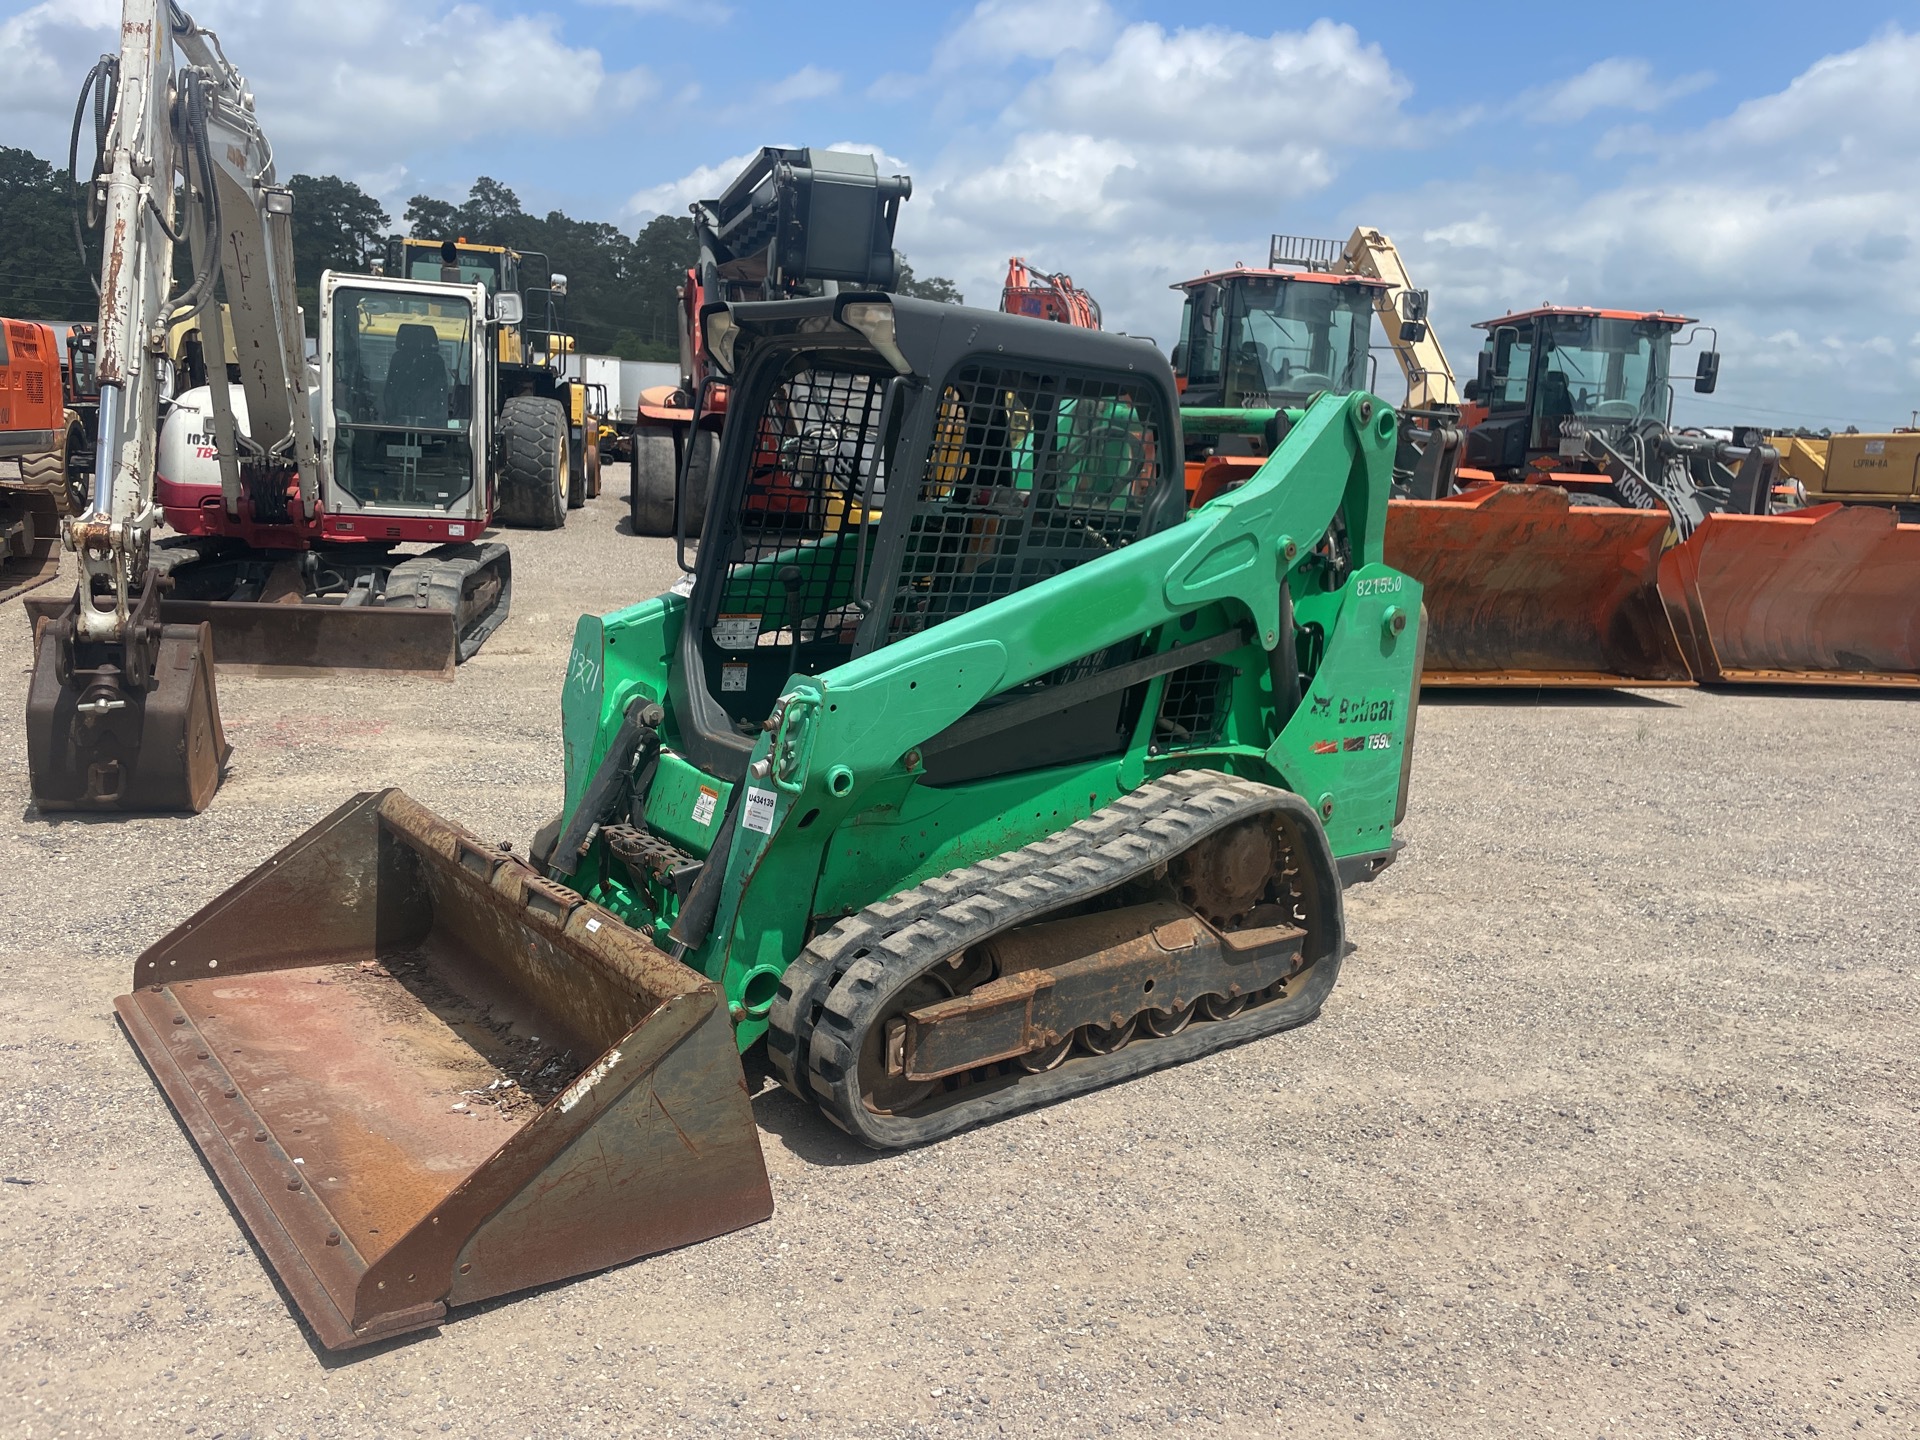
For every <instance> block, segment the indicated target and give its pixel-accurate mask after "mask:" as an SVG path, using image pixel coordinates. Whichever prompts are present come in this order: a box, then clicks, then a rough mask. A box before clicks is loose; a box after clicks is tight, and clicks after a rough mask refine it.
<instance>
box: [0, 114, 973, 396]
mask: <svg viewBox="0 0 1920 1440" xmlns="http://www.w3.org/2000/svg"><path fill="white" fill-rule="evenodd" d="M288 185H289V188H291V189H292V191H293V256H294V269H295V279H296V281H297V284H298V286H299V291H300V303H301V304H302V305H303V306H304V307H305V309H306V313H307V324H308V329H309V331H310V332H311V331H312V330H313V327H314V326H315V324H316V323H317V317H318V315H319V308H320V307H319V301H318V296H319V286H320V274H321V272H322V271H324V270H356V271H365V270H366V269H368V267H369V266H370V265H371V264H372V263H373V262H374V261H375V260H377V259H379V258H380V257H381V256H383V255H384V254H385V253H386V247H387V237H388V235H389V233H390V232H391V231H392V229H393V217H392V216H391V215H389V214H388V213H387V211H386V209H385V208H384V207H383V206H382V205H381V204H380V202H379V201H378V200H377V199H376V198H374V197H373V196H371V195H369V194H367V193H366V191H364V190H362V189H361V188H360V187H359V186H358V185H355V184H354V183H353V182H352V181H351V180H343V179H341V178H340V177H338V176H336V175H295V176H294V177H293V179H292V180H291V181H289V182H288ZM401 220H402V224H403V225H404V227H405V231H406V233H407V234H409V235H414V236H425V237H427V238H431V239H447V238H457V237H465V238H466V239H468V240H470V241H473V242H474V243H476V244H484V245H507V246H511V247H512V248H513V249H515V250H521V251H538V252H541V253H543V254H545V255H546V256H547V259H548V261H549V263H550V264H551V265H552V267H553V269H554V270H556V271H558V272H559V273H561V274H563V275H565V276H566V277H567V301H566V316H565V321H564V328H566V329H567V330H568V331H570V332H571V333H572V334H573V335H574V337H575V340H576V343H577V345H578V348H579V349H580V350H582V351H584V352H586V353H589V354H597V355H618V356H620V357H621V358H623V359H627V360H672V359H675V358H677V357H678V354H679V341H678V334H679V331H678V319H677V314H678V312H677V304H676V301H675V298H674V290H675V287H676V286H677V285H678V284H679V283H680V277H681V276H682V274H684V272H685V271H686V269H687V267H688V266H690V265H691V264H692V263H693V260H694V233H693V221H692V219H691V218H689V217H687V216H684V215H656V216H655V217H654V218H653V219H651V220H649V221H648V222H647V223H646V224H645V225H643V226H641V227H640V228H639V229H638V230H637V231H636V232H635V233H633V234H631V235H629V234H627V233H626V232H625V231H623V230H621V229H620V228H619V227H618V226H616V225H609V224H606V223H604V222H602V221H595V220H575V219H573V218H572V217H571V216H568V215H565V214H562V213H561V212H560V211H558V210H550V211H548V212H547V214H546V215H545V216H544V217H540V216H535V215H529V214H528V213H526V211H524V210H522V209H521V208H520V200H519V197H518V196H516V195H515V194H514V193H513V191H512V190H510V189H508V188H507V187H506V186H505V185H503V184H501V183H500V182H499V181H498V180H494V179H492V178H491V177H489V176H485V175H483V176H481V177H480V178H479V179H478V180H476V181H474V183H473V186H472V188H471V189H470V190H469V191H468V192H467V198H466V199H465V200H464V201H461V202H460V203H458V204H455V203H454V202H452V201H448V200H441V199H436V198H435V197H433V196H431V195H415V196H414V197H413V198H412V199H410V200H408V202H407V207H406V210H405V212H404V214H403V215H402V217H401ZM0 233H3V234H5V235H6V236H7V245H6V247H5V249H4V250H0V315H8V316H12V317H14V318H16V319H21V320H80V319H86V318H87V317H89V316H91V315H93V314H95V313H96V312H97V310H98V307H99V301H98V299H97V298H96V297H95V294H94V289H93V278H92V275H91V272H92V270H93V269H94V267H95V266H97V265H98V263H99V250H98V238H97V237H93V236H90V237H88V241H89V247H90V249H89V255H88V258H87V260H86V261H83V260H82V258H81V255H80V252H79V250H78V248H77V247H76V246H75V244H74V238H73V208H72V185H71V182H70V179H69V177H68V175H67V172H66V171H65V170H64V169H57V168H55V167H54V166H53V165H50V164H48V163H47V162H46V161H45V160H42V159H40V157H39V156H37V155H35V154H33V153H32V152H31V151H28V150H20V149H14V148H12V147H9V146H0ZM182 248H183V249H184V247H182ZM181 263H182V264H183V265H184V263H185V260H184V256H183V257H182V258H181ZM528 278H529V279H530V280H533V281H536V282H537V281H538V280H539V279H540V278H542V277H539V276H537V275H536V276H530V277H528ZM900 291H901V293H902V294H906V295H919V296H923V297H925V298H927V299H930V300H943V301H948V302H952V303H956V304H957V303H959V301H960V298H961V296H960V292H959V291H958V290H957V289H955V288H954V285H953V282H952V281H950V280H947V279H945V278H943V277H941V276H938V275H935V276H929V277H927V278H925V279H919V278H916V277H915V276H914V275H913V272H912V268H911V267H907V270H906V274H905V275H904V276H903V278H902V283H901V286H900Z"/></svg>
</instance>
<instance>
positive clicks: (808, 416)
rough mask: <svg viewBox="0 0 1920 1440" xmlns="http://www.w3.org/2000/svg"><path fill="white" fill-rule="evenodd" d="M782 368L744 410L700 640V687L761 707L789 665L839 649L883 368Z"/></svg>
mask: <svg viewBox="0 0 1920 1440" xmlns="http://www.w3.org/2000/svg"><path fill="white" fill-rule="evenodd" d="M810 359H811V362H812V363H810V364H804V365H802V366H800V367H799V368H796V369H794V370H793V371H792V372H791V373H789V374H788V375H786V376H785V377H784V378H782V379H781V380H780V382H779V383H778V384H777V385H776V386H775V388H774V390H773V392H772V393H771V395H769V396H768V398H767V400H766V402H765V404H764V405H763V406H762V407H761V408H760V413H759V414H758V416H757V417H755V420H754V425H755V431H754V444H753V454H752V458H751V460H750V462H749V465H748V474H747V483H746V487H745V490H744V492H743V495H742V498H741V502H740V510H739V513H738V517H737V520H736V522H735V527H736V528H735V531H734V542H733V554H732V557H731V560H730V562H729V564H728V567H727V580H726V584H725V586H724V588H723V591H722V595H721V598H720V604H719V613H718V614H717V615H716V616H714V618H713V619H712V620H711V621H710V622H709V626H708V632H707V643H706V645H705V646H703V649H704V651H705V653H706V657H707V662H708V668H709V671H710V674H709V676H708V682H709V686H710V689H711V692H712V693H713V694H714V695H715V696H716V697H718V699H719V700H720V702H721V704H722V705H723V706H724V707H725V708H726V709H727V710H728V711H729V712H731V713H732V714H733V715H734V716H735V717H736V718H749V719H758V718H759V717H760V716H763V715H765V714H766V713H767V710H768V709H769V708H770V707H771V705H772V703H773V700H774V698H775V697H777V695H778V693H779V689H780V687H781V686H782V685H783V684H784V683H785V681H786V679H787V677H788V676H789V675H790V674H795V673H802V674H816V675H817V674H819V673H820V672H821V671H823V670H827V669H830V668H832V667H833V666H835V665H838V664H840V663H841V662H842V661H844V660H846V659H847V658H848V657H849V656H850V655H851V654H852V650H853V639H854V633H855V630H856V629H857V627H858V624H859V621H860V616H861V612H860V610H859V608H858V606H857V605H856V604H855V601H856V600H857V599H858V598H859V596H860V594H861V590H862V588H863V584H864V579H865V576H864V571H865V568H866V566H867V565H868V564H869V563H870V561H871V557H872V553H873V536H872V534H871V532H872V531H873V530H874V529H875V528H877V521H878V507H879V505H880V503H881V501H882V500H883V499H884V490H885V483H886V482H885V475H884V469H885V460H884V452H885V448H886V445H885V438H886V437H883V435H882V433H881V426H882V417H883V414H884V412H885V409H886V405H885V402H886V395H887V386H888V379H889V377H883V376H878V375H872V374H869V373H867V372H866V371H863V370H858V369H853V368H840V367H836V366H833V365H832V364H831V363H822V358H821V357H819V356H813V357H810Z"/></svg>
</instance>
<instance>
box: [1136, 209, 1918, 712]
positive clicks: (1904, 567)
mask: <svg viewBox="0 0 1920 1440" xmlns="http://www.w3.org/2000/svg"><path fill="white" fill-rule="evenodd" d="M1175 288H1176V289H1179V290H1181V291H1183V292H1185V295H1186V312H1185V316H1184V319H1183V323H1182V327H1181V340H1180V343H1179V344H1178V345H1177V346H1176V347H1175V351H1174V370H1175V373H1176V375H1177V376H1178V377H1179V378H1180V379H1181V381H1182V383H1183V385H1184V387H1185V397H1186V400H1187V402H1188V403H1190V404H1197V405H1201V406H1208V407H1220V406H1227V407H1234V408H1241V409H1245V410H1247V411H1248V413H1249V422H1248V424H1247V425H1246V426H1244V427H1241V429H1242V431H1243V433H1241V434H1237V435H1218V436H1208V437H1194V439H1195V440H1197V441H1200V442H1201V443H1199V444H1196V445H1195V446H1194V448H1193V453H1191V454H1189V456H1188V457H1187V458H1188V462H1189V464H1188V476H1189V489H1190V491H1191V492H1192V494H1193V497H1194V499H1195V500H1196V501H1203V500H1205V499H1208V498H1211V496H1212V495H1213V494H1216V493H1218V492H1219V490H1221V489H1223V488H1227V487H1229V486H1231V485H1233V484H1235V483H1237V481H1238V480H1239V479H1240V478H1244V476H1243V474H1242V472H1245V471H1248V470H1249V469H1250V468H1252V467H1253V466H1254V465H1255V464H1256V463H1257V457H1258V456H1259V455H1261V454H1263V453H1264V452H1265V450H1266V449H1267V448H1269V447H1270V446H1271V445H1272V444H1273V443H1275V442H1277V440H1278V438H1279V437H1280V435H1281V434H1283V433H1284V429H1285V424H1286V421H1285V413H1286V411H1287V409H1289V408H1293V407H1298V406H1300V405H1303V404H1305V403H1306V402H1307V401H1308V400H1309V399H1311V397H1312V396H1313V395H1314V394H1315V393H1317V392H1319V391H1321V390H1329V389H1340V388H1343V387H1347V388H1356V387H1357V388H1373V386H1372V378H1373V377H1372V369H1373V357H1372V355H1371V353H1370V349H1369V336H1370V333H1371V324H1372V321H1373V319H1374V318H1375V317H1377V318H1378V319H1379V320H1380V321H1381V324H1382V327H1383V329H1384V330H1385V332H1386V335H1387V340H1388V345H1389V348H1390V349H1391V351H1392V352H1393V354H1394V356H1395V358H1396V360H1397V361H1398V362H1399V364H1400V366H1401V369H1402V371H1403V373H1404V374H1405V376H1406V380H1407V387H1408V404H1407V407H1406V409H1405V411H1403V417H1404V419H1405V421H1406V423H1405V424H1403V426H1402V435H1403V439H1404V443H1403V447H1402V452H1401V457H1400V462H1399V464H1398V465H1397V466H1396V469H1397V472H1398V475H1397V478H1398V480H1399V481H1400V485H1399V488H1398V495H1397V498H1396V499H1395V500H1394V501H1393V502H1392V504H1391V505H1390V507H1389V511H1388V520H1387V558H1388V562H1389V563H1390V564H1393V565H1395V566H1396V567H1398V568H1400V569H1402V570H1405V571H1406V572H1408V573H1409V574H1412V575H1414V576H1416V577H1417V578H1419V579H1420V580H1421V582H1422V583H1423V584H1424V585H1425V587H1426V601H1427V605H1428V608H1429V611H1430V622H1431V623H1430V626H1429V630H1428V648H1427V654H1426V669H1425V674H1424V680H1425V683H1427V684H1436V683H1438V684H1447V683H1452V684H1475V685H1488V684H1493V685H1574V686H1581V685H1647V684H1656V685H1657V684H1688V683H1693V682H1724V681H1743V680H1753V681H1772V682H1787V683H1828V684H1836V683H1837V684H1858V685H1890V686H1910V685H1916V684H1920V606H1917V605H1916V604H1915V600H1916V598H1920V526H1914V525H1901V524H1899V523H1897V517H1896V516H1895V515H1894V514H1893V512H1891V511H1890V510H1885V509H1871V508H1866V507H1857V506H1856V507H1843V506H1839V505H1820V506H1814V507H1811V508H1793V507H1795V506H1796V505H1797V504H1798V503H1799V498H1800V497H1799V496H1798V495H1797V493H1796V492H1795V490H1794V488H1793V487H1792V486H1791V484H1790V483H1787V484H1783V483H1782V477H1781V475H1780V473H1779V469H1778V457H1777V455H1776V454H1775V452H1774V451H1773V450H1772V449H1771V448H1769V447H1766V446H1735V445H1731V444H1728V443H1726V442H1722V441H1717V440H1714V439H1712V438H1710V437H1707V436H1704V435H1701V434H1698V433H1688V432H1685V431H1676V430H1674V429H1673V428H1672V427H1671V426H1670V424H1669V423H1668V416H1669V412H1670V409H1671V396H1672V390H1671V385H1670V381H1669V375H1670V363H1671V359H1672V351H1673V348H1674V344H1675V337H1676V336H1677V335H1678V334H1679V333H1680V332H1681V331H1682V330H1684V329H1686V327H1688V326H1690V325H1692V324H1693V323H1694V322H1693V321H1691V320H1690V319H1688V318H1687V317H1685V316H1680V315H1670V314H1666V313H1664V312H1660V311H1627V310H1593V309H1584V308H1578V307H1572V306H1542V307H1539V308H1537V309H1533V310H1526V311H1519V312H1515V313H1513V314H1509V315H1505V316H1502V317H1501V318H1500V319H1498V320H1489V321H1486V322H1484V323H1482V324H1481V325H1480V326H1479V328H1480V329H1482V330H1484V331H1485V332H1486V339H1485V342H1484V344H1483V346H1482V349H1481V353H1480V357H1479V363H1478V368H1477V373H1476V375H1475V377H1474V380H1473V381H1472V382H1471V383H1470V384H1469V385H1468V386H1467V387H1465V392H1464V394H1463V393H1461V391H1460V390H1459V389H1458V388H1457V387H1456V386H1455V382H1454V378H1453V373H1452V370H1451V367H1450V366H1449V365H1448V364H1447V361H1446V358H1445V355H1444V354H1443V353H1442V351H1441V348H1440V346H1439V343H1438V341H1437V339H1436V338H1435V337H1434V335H1433V333H1432V330H1431V327H1430V326H1429V325H1428V324H1427V323H1426V310H1427V297H1426V295H1425V293H1424V292H1422V291H1418V290H1415V289H1414V288H1413V287H1412V285H1411V282H1410V281H1409V280H1408V278H1407V274H1406V270H1405V267H1404V265H1403V264H1402V263H1401V261H1400V257H1399V255H1398V252H1397V251H1396V250H1395V248H1394V247H1393V245H1392V242H1391V241H1389V240H1388V239H1387V238H1386V237H1385V236H1384V235H1382V234H1381V233H1380V232H1379V231H1377V230H1373V229H1370V228H1368V227H1361V228H1360V229H1357V230H1356V231H1355V232H1354V233H1353V236H1352V237H1351V238H1350V239H1349V240H1348V242H1347V243H1346V245H1345V246H1341V245H1339V244H1338V243H1337V242H1335V241H1331V240H1309V239H1302V238H1299V237H1291V236H1275V237H1274V242H1273V246H1272V250H1271V253H1270V256H1269V263H1268V264H1267V266H1265V267H1262V268H1258V269H1254V268H1249V267H1246V266H1238V267H1235V268H1234V269H1232V270H1227V271H1217V272H1210V273H1208V274H1206V275H1202V276H1200V277H1198V278H1197V279H1194V280H1189V281H1184V282H1181V283H1180V284H1179V285H1177V286H1176V287H1175ZM1694 333H1696V334H1697V333H1698V332H1697V331H1696V332H1694ZM1718 375H1719V356H1718V354H1717V353H1715V352H1713V351H1711V350H1709V351H1707V352H1705V353H1703V354H1702V355H1701V356H1700V357H1699V362H1698V366H1697V368H1696V370H1695V373H1694V377H1693V386H1694V389H1695V390H1696V391H1699V392H1700V393H1711V391H1712V390H1713V388H1714V386H1715V384H1716V383H1717V380H1718ZM1263 415H1264V416H1266V417H1268V418H1266V419H1265V420H1264V421H1258V422H1257V421H1256V418H1255V417H1259V416H1263ZM1782 511H1785V512H1786V513H1780V512H1782Z"/></svg>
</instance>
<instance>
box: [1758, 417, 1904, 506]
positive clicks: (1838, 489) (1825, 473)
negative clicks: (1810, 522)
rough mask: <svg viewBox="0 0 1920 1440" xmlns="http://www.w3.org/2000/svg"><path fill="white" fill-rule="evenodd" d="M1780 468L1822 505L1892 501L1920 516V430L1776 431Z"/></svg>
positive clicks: (1773, 442) (1772, 439)
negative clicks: (1821, 433) (1816, 433)
mask: <svg viewBox="0 0 1920 1440" xmlns="http://www.w3.org/2000/svg"><path fill="white" fill-rule="evenodd" d="M1767 444H1769V445H1771V446H1773V448H1774V449H1776V450H1778V451H1779V452H1780V468H1781V469H1782V470H1783V471H1785V472H1786V474H1787V475H1788V476H1790V477H1791V478H1792V479H1794V480H1797V481H1799V482H1800V484H1801V486H1802V487H1803V488H1804V489H1805V490H1806V492H1807V499H1808V501H1809V502H1811V503H1812V504H1815V505H1818V504H1821V503H1822V502H1824V501H1830V500H1838V501H1841V502H1843V503H1844V504H1848V505H1891V506H1893V507H1894V508H1895V509H1896V510H1898V511H1899V512H1900V518H1901V519H1903V520H1920V430H1893V431H1889V432H1888V433H1886V434H1884V435H1834V436H1830V437H1828V438H1825V439H1822V438H1820V437H1817V436H1804V435H1770V436H1768V437H1767Z"/></svg>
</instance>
